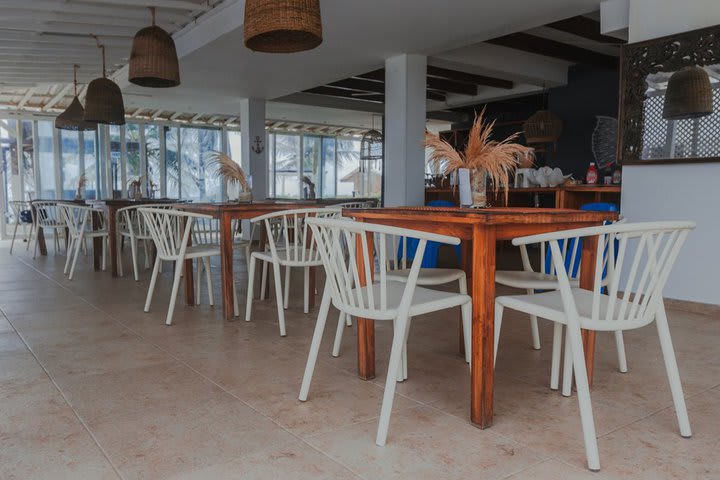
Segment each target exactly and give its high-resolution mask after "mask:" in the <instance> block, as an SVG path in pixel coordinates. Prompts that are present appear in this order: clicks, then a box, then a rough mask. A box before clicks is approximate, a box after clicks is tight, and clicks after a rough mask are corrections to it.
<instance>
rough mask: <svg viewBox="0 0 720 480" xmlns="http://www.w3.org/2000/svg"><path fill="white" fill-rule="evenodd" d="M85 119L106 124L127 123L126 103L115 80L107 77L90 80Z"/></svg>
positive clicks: (86, 97)
mask: <svg viewBox="0 0 720 480" xmlns="http://www.w3.org/2000/svg"><path fill="white" fill-rule="evenodd" d="M84 119H85V121H86V122H96V123H102V124H105V125H125V105H124V103H123V97H122V93H121V92H120V87H118V86H117V84H116V83H115V82H113V81H112V80H109V79H107V78H105V77H101V78H96V79H95V80H93V81H92V82H90V85H88V89H87V95H86V96H85V117H84Z"/></svg>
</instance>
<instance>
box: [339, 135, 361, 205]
mask: <svg viewBox="0 0 720 480" xmlns="http://www.w3.org/2000/svg"><path fill="white" fill-rule="evenodd" d="M362 180H363V179H362V174H361V172H360V141H359V140H355V139H351V138H338V139H337V190H336V195H337V196H338V197H354V196H360V192H361V191H362Z"/></svg>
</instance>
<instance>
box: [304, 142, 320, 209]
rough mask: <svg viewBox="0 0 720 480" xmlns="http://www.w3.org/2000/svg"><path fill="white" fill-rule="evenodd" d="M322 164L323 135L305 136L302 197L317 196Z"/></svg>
mask: <svg viewBox="0 0 720 480" xmlns="http://www.w3.org/2000/svg"><path fill="white" fill-rule="evenodd" d="M321 164H322V137H315V136H305V137H304V139H303V178H302V181H303V185H302V198H317V197H318V196H319V195H318V193H319V187H320V185H318V180H319V178H321V177H320V175H318V173H319V172H320V168H321Z"/></svg>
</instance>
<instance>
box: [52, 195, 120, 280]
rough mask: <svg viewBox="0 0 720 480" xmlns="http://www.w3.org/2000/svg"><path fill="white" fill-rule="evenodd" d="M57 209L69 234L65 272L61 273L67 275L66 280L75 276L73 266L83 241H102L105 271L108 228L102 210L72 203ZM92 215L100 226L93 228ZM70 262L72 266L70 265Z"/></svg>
mask: <svg viewBox="0 0 720 480" xmlns="http://www.w3.org/2000/svg"><path fill="white" fill-rule="evenodd" d="M57 209H58V211H59V212H60V215H61V217H62V218H63V219H64V221H65V225H67V228H68V232H69V234H70V243H69V245H68V249H67V259H66V260H65V270H64V271H63V273H65V274H68V268H69V269H70V272H69V274H68V280H72V279H73V275H74V274H75V265H76V264H77V260H78V256H80V249H81V248H82V246H83V244H84V242H85V240H87V239H94V238H101V239H102V269H103V271H105V268H106V267H107V251H108V239H109V235H108V228H107V215H106V213H105V210H104V209H96V208H92V207H86V206H84V205H76V204H74V203H58V204H57ZM93 215H95V217H96V218H97V219H99V222H100V224H99V225H96V226H95V228H93V218H92V217H93ZM71 261H72V264H71Z"/></svg>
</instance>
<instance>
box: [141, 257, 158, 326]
mask: <svg viewBox="0 0 720 480" xmlns="http://www.w3.org/2000/svg"><path fill="white" fill-rule="evenodd" d="M161 263H162V260H160V257H157V258H155V266H154V267H153V272H152V276H151V277H150V286H149V287H148V294H147V298H146V299H145V312H146V313H147V312H149V311H150V302H152V297H153V292H154V291H155V282H156V281H157V277H158V273H160V264H161Z"/></svg>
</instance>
